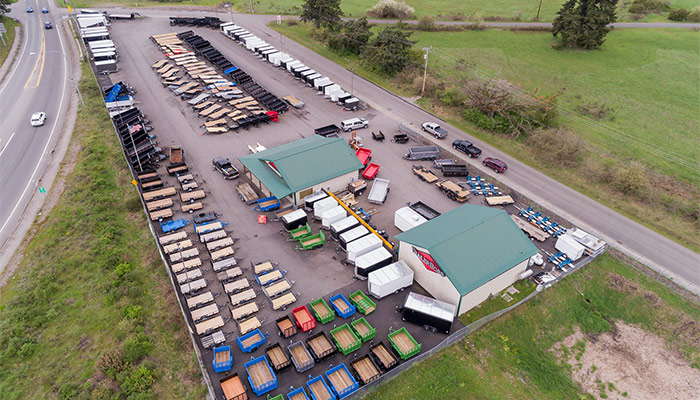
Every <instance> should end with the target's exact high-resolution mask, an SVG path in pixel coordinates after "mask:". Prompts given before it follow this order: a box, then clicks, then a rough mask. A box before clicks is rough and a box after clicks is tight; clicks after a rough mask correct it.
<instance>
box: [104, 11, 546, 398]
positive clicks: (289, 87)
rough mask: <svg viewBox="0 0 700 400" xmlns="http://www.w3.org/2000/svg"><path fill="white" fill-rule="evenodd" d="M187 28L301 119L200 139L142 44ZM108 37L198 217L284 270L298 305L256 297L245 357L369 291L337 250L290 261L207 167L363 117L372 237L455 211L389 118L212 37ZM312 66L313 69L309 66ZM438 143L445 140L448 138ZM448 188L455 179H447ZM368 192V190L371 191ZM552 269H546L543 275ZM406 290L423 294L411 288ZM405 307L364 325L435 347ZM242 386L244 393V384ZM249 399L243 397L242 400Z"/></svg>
mask: <svg viewBox="0 0 700 400" xmlns="http://www.w3.org/2000/svg"><path fill="white" fill-rule="evenodd" d="M189 29H192V30H193V31H194V32H195V33H196V34H199V35H201V36H202V37H203V38H205V39H206V40H209V41H210V42H211V43H212V45H214V46H215V47H216V48H217V49H218V50H219V51H221V52H222V53H223V54H224V55H225V56H226V57H227V58H228V59H229V60H231V62H233V63H234V64H235V65H237V66H239V67H240V68H242V69H243V70H245V71H246V72H247V73H248V74H249V75H251V76H252V77H253V78H254V79H255V80H256V81H258V82H259V83H260V84H262V85H263V86H264V87H265V88H266V89H267V90H269V91H270V92H272V93H274V94H275V95H277V96H278V97H282V96H286V95H290V94H291V95H294V96H295V97H297V98H299V99H301V100H302V101H304V102H305V104H306V106H305V108H304V112H299V111H297V110H291V111H290V112H287V113H286V114H284V115H282V116H280V119H279V122H278V123H274V122H272V123H270V124H268V125H261V126H260V127H252V128H250V129H249V130H239V131H237V132H234V131H231V132H229V133H225V134H222V135H203V134H202V132H203V131H204V129H203V128H202V127H201V125H202V124H203V122H204V120H203V119H200V118H198V117H197V116H196V114H195V113H194V112H193V110H192V108H191V107H190V106H188V105H187V103H186V102H185V101H182V100H180V99H178V98H177V97H176V96H174V94H173V93H172V92H170V91H169V90H168V89H167V88H165V87H164V86H163V84H162V83H161V81H160V79H159V77H158V75H157V74H156V73H155V72H154V71H153V70H152V69H151V65H152V64H153V63H155V62H156V61H158V60H160V59H162V58H163V55H162V53H161V52H160V51H159V50H158V49H157V47H156V46H155V45H154V44H153V43H152V42H151V41H150V40H149V37H150V36H151V35H155V34H162V33H167V32H181V31H185V30H189ZM111 31H112V34H113V40H114V42H115V44H116V45H117V48H118V51H119V53H120V57H121V59H120V63H119V66H120V71H119V72H118V73H116V74H112V75H111V76H110V78H111V80H112V81H113V82H118V81H120V80H123V81H125V82H128V83H129V84H130V85H132V86H133V87H134V88H136V89H137V91H138V93H137V95H136V98H137V100H138V101H139V104H138V106H139V108H140V109H141V110H142V112H143V113H145V114H147V116H148V119H150V120H151V121H152V126H153V127H154V128H155V129H154V131H153V133H154V134H156V135H157V140H158V142H159V146H162V147H166V148H167V147H169V146H171V145H181V146H183V148H184V149H185V161H186V162H187V165H188V167H189V169H190V171H191V172H192V173H193V174H194V175H195V180H196V181H197V182H198V183H199V184H200V186H201V187H203V188H204V189H205V190H206V192H207V197H206V198H205V199H203V201H204V203H205V206H204V209H203V210H202V211H203V212H208V211H214V212H217V213H220V214H221V215H222V216H221V220H222V221H223V222H225V223H228V225H227V226H226V228H225V229H226V230H227V231H228V232H230V236H231V237H235V238H238V240H237V242H236V244H235V247H236V248H237V249H236V254H235V256H236V258H238V259H240V260H242V261H241V265H242V266H248V267H249V266H250V264H251V262H261V261H264V260H271V261H273V262H277V263H279V267H280V268H281V269H283V270H286V271H288V273H287V275H286V278H287V279H288V280H289V281H290V282H291V281H293V282H294V284H293V287H292V289H291V291H292V292H293V293H294V294H295V295H296V296H297V299H298V301H297V302H296V303H294V304H293V305H291V306H290V307H289V309H288V310H286V311H273V310H272V309H271V307H270V304H269V302H268V301H267V299H265V296H264V295H263V294H258V297H257V299H256V302H257V303H258V305H259V306H260V307H261V311H260V312H259V313H258V317H259V318H261V319H263V327H262V328H261V330H262V331H263V332H267V333H269V335H270V336H269V338H268V342H267V343H266V344H265V345H264V346H262V349H258V350H256V351H255V352H253V353H252V355H253V356H254V357H258V356H260V355H262V354H263V349H264V347H266V346H267V345H269V344H271V343H275V342H279V343H280V344H281V345H283V346H284V347H286V345H288V344H289V342H288V341H287V340H286V339H281V338H279V336H278V334H277V328H276V327H275V323H274V321H275V320H276V319H277V318H279V317H281V316H282V315H283V314H285V313H287V314H289V313H290V310H291V308H293V307H296V306H298V305H302V304H308V303H309V302H310V301H311V300H313V299H317V298H319V297H324V298H325V299H326V301H327V300H328V297H329V296H330V295H331V294H335V293H343V294H344V295H345V296H346V297H347V296H348V294H349V293H351V292H354V291H356V290H360V289H362V290H366V289H367V286H366V282H363V281H357V280H354V279H353V278H352V268H351V267H349V266H345V265H343V264H342V263H341V262H340V261H341V260H342V259H343V258H344V254H343V253H342V252H338V251H337V244H336V243H335V242H333V241H332V240H330V239H329V240H328V242H327V244H326V245H325V246H324V247H323V248H321V249H317V250H312V251H308V252H304V251H298V252H297V251H295V250H294V243H292V242H286V240H285V235H284V234H281V233H280V229H281V227H282V226H281V224H280V223H277V222H272V221H271V219H272V215H271V213H267V214H268V223H267V224H259V223H258V221H257V217H258V215H259V214H261V213H260V212H256V211H253V210H252V206H249V205H246V204H245V203H243V202H242V201H240V200H239V199H238V195H237V193H236V190H235V185H236V184H238V183H239V182H241V181H244V180H245V178H243V177H241V178H239V179H237V180H234V181H225V180H224V179H223V177H222V176H221V175H220V174H219V173H218V172H216V171H215V170H214V169H213V168H212V165H211V160H212V158H214V157H219V156H223V157H227V158H229V159H230V160H231V161H232V162H233V163H234V164H235V165H236V166H237V167H238V168H239V169H241V170H242V165H241V164H240V162H238V160H237V159H238V157H240V156H243V155H245V154H248V153H249V150H248V146H249V145H252V146H254V145H256V144H257V143H260V144H262V145H264V146H266V147H267V148H270V147H274V146H276V145H279V144H283V143H288V142H291V141H295V140H298V139H301V138H304V137H308V136H310V135H313V129H314V128H316V127H320V126H324V125H328V124H331V123H335V124H339V123H340V121H341V120H343V119H347V118H351V117H364V118H367V119H368V120H369V121H370V127H369V129H364V130H360V131H358V132H357V133H358V135H359V136H360V137H362V139H363V141H364V143H365V146H366V147H369V148H370V149H372V151H373V152H372V161H373V162H375V163H378V164H379V165H381V169H380V171H379V175H378V176H379V177H381V178H385V179H389V180H390V181H391V192H390V193H389V195H388V198H387V201H386V202H385V203H384V204H383V205H372V204H369V203H367V201H366V195H364V196H362V197H360V198H358V200H359V203H360V204H359V206H360V207H364V208H365V209H372V208H376V209H377V211H378V213H376V214H374V215H373V216H372V220H371V222H372V223H373V224H374V225H376V226H377V229H383V230H386V231H387V233H388V234H389V235H390V240H392V239H391V238H393V237H394V236H395V235H396V234H398V233H399V230H398V229H397V228H395V227H394V224H393V218H394V211H395V210H397V209H398V208H400V207H403V206H405V205H406V203H407V202H415V201H423V202H425V203H426V204H428V205H430V206H431V207H433V208H435V209H436V210H438V211H440V212H447V211H449V210H451V209H453V208H455V207H457V206H459V205H460V203H457V202H454V201H451V200H449V199H448V198H447V197H446V196H445V195H444V194H443V193H441V192H440V190H439V189H438V188H437V187H435V185H432V184H428V183H425V182H422V181H420V180H419V179H418V178H417V177H416V176H415V175H414V174H413V173H412V171H411V165H412V164H415V165H418V164H421V165H424V166H425V167H428V168H429V167H430V164H431V163H429V162H422V163H418V162H413V163H412V162H409V161H406V160H403V159H402V155H403V154H404V153H405V152H406V148H407V146H408V145H400V144H396V143H392V142H391V141H390V140H389V139H390V138H391V136H392V135H393V134H394V133H396V131H397V126H396V124H395V122H394V121H393V120H391V119H390V118H389V117H387V116H386V115H383V114H381V113H378V112H376V111H375V110H373V109H372V108H369V109H367V110H364V111H357V112H343V111H342V110H341V108H340V107H338V106H337V105H334V104H332V103H330V102H329V101H328V100H326V99H324V98H323V96H320V95H317V94H316V91H315V90H313V89H311V88H310V87H308V86H305V85H303V84H302V83H300V82H299V81H297V80H295V79H293V77H292V76H291V75H290V74H289V73H288V72H286V71H283V70H281V69H278V68H275V67H273V66H272V65H271V64H269V63H267V62H263V61H261V60H260V59H259V58H257V57H256V56H255V55H254V54H253V53H251V52H250V51H248V50H246V49H245V48H244V47H242V46H240V45H239V44H237V43H235V42H233V41H231V40H230V39H228V38H226V37H224V36H223V35H222V34H221V33H219V32H218V31H216V30H212V29H208V28H185V27H171V26H169V25H168V21H167V20H166V19H143V20H133V21H128V22H116V23H113V24H112V26H111ZM310 67H312V68H313V66H310ZM101 83H102V82H101ZM414 129H416V130H418V129H419V127H414ZM373 130H374V131H376V130H382V131H383V132H384V133H385V134H386V135H387V140H385V141H384V142H376V141H373V140H372V139H371V131H373ZM341 136H342V137H344V138H345V139H347V138H349V134H348V133H341ZM445 140H447V141H451V139H450V137H449V136H448V138H447V139H445ZM409 144H412V145H415V144H417V143H415V142H411V143H409ZM470 168H471V167H470ZM433 171H435V174H436V175H437V176H439V177H440V176H441V174H440V173H439V171H437V170H433ZM159 172H160V174H161V176H162V177H163V178H164V179H166V180H167V183H166V186H170V185H173V186H176V187H178V184H177V181H176V180H175V178H173V177H168V176H167V173H165V171H164V167H163V166H161V168H160V169H159ZM453 180H459V179H454V178H453ZM370 184H371V183H370V182H368V185H370ZM469 203H471V204H482V203H483V197H482V196H473V197H472V198H471V199H470V200H469ZM174 209H177V211H175V216H174V218H180V217H184V218H187V219H189V218H190V216H189V215H186V214H182V213H180V211H179V207H174ZM506 210H507V211H508V212H509V213H514V212H517V210H516V209H515V208H514V206H508V207H506ZM156 226H157V224H156ZM312 227H313V231H314V232H317V231H318V230H319V229H320V223H318V222H314V223H313V224H312ZM185 229H186V230H187V231H188V233H189V234H190V239H191V240H192V241H193V242H195V241H196V236H195V235H194V234H193V227H192V226H191V225H190V226H188V227H187V228H185ZM535 244H536V245H537V247H538V248H545V249H546V250H547V251H549V252H552V251H553V240H548V241H547V242H545V243H544V244H542V243H539V242H535ZM197 246H198V247H199V249H200V253H203V254H206V250H205V249H204V247H202V245H200V244H197ZM550 267H551V265H550V266H549V267H548V269H549V268H550ZM539 269H540V267H537V270H538V271H539ZM201 270H202V272H203V274H204V278H205V279H206V280H207V282H208V288H207V289H205V290H211V291H212V293H214V294H215V295H216V296H215V301H216V303H217V304H218V306H219V309H220V310H222V311H221V315H222V316H223V317H224V318H227V317H230V315H231V314H230V310H229V307H230V302H229V300H228V296H226V295H225V293H224V291H223V287H222V286H221V284H220V283H219V282H218V281H217V278H216V274H215V273H214V272H213V270H212V268H211V264H210V263H209V262H205V263H204V265H203V266H202V267H201ZM244 276H245V277H247V278H248V280H249V281H250V282H251V286H252V287H253V288H254V289H256V290H257V291H260V286H259V285H257V284H256V283H255V282H254V279H253V273H252V271H251V270H250V269H248V270H246V271H244ZM411 290H414V291H417V292H419V293H424V291H423V290H422V289H421V288H420V287H418V286H417V285H415V284H414V286H413V288H411ZM217 294H218V295H217ZM181 300H182V297H181ZM402 300H403V295H392V296H389V297H388V298H386V299H383V300H382V301H381V302H378V303H377V305H378V308H377V310H376V311H374V312H373V313H372V314H370V315H369V316H367V317H366V319H367V321H368V322H369V323H370V324H371V325H373V326H374V327H375V328H377V339H376V340H382V341H384V342H385V343H388V341H387V336H386V335H387V334H388V333H389V330H390V329H398V328H399V327H401V326H406V328H407V329H408V330H409V331H410V333H411V334H412V335H413V336H414V337H415V338H416V340H417V341H418V342H419V343H422V345H423V350H427V349H429V348H432V347H434V346H436V345H437V344H438V343H439V342H440V341H442V340H443V339H444V338H445V335H442V334H431V333H428V332H426V331H424V330H423V329H422V328H421V327H418V326H415V325H406V323H403V322H402V321H401V318H400V315H398V314H396V313H395V311H394V310H395V307H396V305H398V304H400V303H401V302H402ZM186 318H187V320H188V323H190V326H193V325H192V321H191V319H190V316H189V315H187V316H186ZM345 322H349V321H342V319H341V318H340V317H337V318H336V319H335V320H334V321H332V322H331V323H329V324H328V326H326V325H320V324H319V326H318V327H317V328H316V329H314V330H313V331H312V333H317V332H318V331H319V330H323V331H325V332H326V333H328V332H329V331H330V329H332V328H333V327H335V326H336V325H337V326H339V325H341V324H342V323H345ZM460 327H461V324H459V322H456V323H455V325H454V326H453V331H454V330H456V329H459V328H460ZM223 331H224V332H225V333H227V340H226V344H227V345H231V347H232V349H233V357H234V368H233V369H232V370H231V371H230V372H229V373H227V374H230V373H233V372H238V374H239V376H241V377H243V378H246V377H247V374H246V373H245V370H244V368H243V363H244V362H246V361H248V360H249V359H250V356H251V354H248V353H246V354H243V353H241V351H240V350H239V349H238V347H237V345H236V344H235V336H236V334H237V332H238V330H237V327H236V324H235V322H234V321H233V320H228V321H227V322H226V324H225V326H224V328H223ZM308 335H309V334H307V333H298V334H297V335H296V336H294V337H292V339H293V340H294V341H298V340H301V339H303V338H305V337H307V336H308ZM198 345H200V343H198ZM368 348H369V346H368V345H367V344H364V345H363V346H362V347H361V348H360V350H358V351H357V352H355V353H354V354H350V355H348V356H342V355H336V356H334V357H333V358H331V359H330V360H328V361H324V362H322V363H320V364H319V365H316V366H315V367H314V369H312V370H310V371H308V373H303V374H299V373H296V372H295V371H294V370H293V369H292V370H291V371H290V370H288V371H286V372H283V373H281V374H279V375H278V379H279V389H277V390H274V391H272V392H271V394H277V393H285V394H286V393H287V392H288V391H289V390H288V389H289V387H290V386H295V387H300V386H303V385H304V383H305V382H306V381H307V380H308V375H309V374H311V375H313V376H318V375H321V374H322V373H323V372H324V371H326V370H328V368H329V363H332V364H334V365H338V364H339V363H341V362H346V365H347V366H348V368H349V360H352V359H353V358H354V357H355V356H361V355H364V354H366V353H367V351H368ZM200 350H202V355H203V359H204V362H205V365H206V367H207V371H208V372H209V375H210V377H211V381H212V383H213V386H214V389H215V392H216V396H217V397H221V396H222V392H221V389H220V387H219V385H218V381H219V379H221V378H222V377H224V376H225V375H226V374H224V373H215V372H213V369H212V352H211V350H203V349H201V348H200ZM246 386H249V385H248V383H247V382H246ZM252 394H253V393H252V392H251V391H250V389H249V395H252Z"/></svg>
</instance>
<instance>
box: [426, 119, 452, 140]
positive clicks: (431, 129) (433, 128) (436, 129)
mask: <svg viewBox="0 0 700 400" xmlns="http://www.w3.org/2000/svg"><path fill="white" fill-rule="evenodd" d="M421 128H423V131H424V132H428V133H429V134H431V135H433V136H435V137H436V138H438V139H444V138H445V137H446V136H447V131H446V130H444V129H442V128H441V127H440V125H438V124H436V123H435V122H423V124H422V125H421Z"/></svg>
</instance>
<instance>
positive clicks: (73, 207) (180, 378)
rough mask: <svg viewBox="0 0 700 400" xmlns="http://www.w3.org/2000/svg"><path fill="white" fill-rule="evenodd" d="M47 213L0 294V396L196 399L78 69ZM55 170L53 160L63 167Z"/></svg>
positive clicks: (154, 266)
mask: <svg viewBox="0 0 700 400" xmlns="http://www.w3.org/2000/svg"><path fill="white" fill-rule="evenodd" d="M82 76H83V78H82V79H81V81H80V87H81V92H82V95H83V98H84V99H85V103H86V106H85V107H83V108H80V110H79V111H78V116H77V120H76V124H75V128H74V131H73V136H72V139H71V141H72V143H71V146H78V147H79V149H80V152H79V154H78V155H77V163H76V164H75V168H74V170H73V171H72V172H71V173H70V174H69V175H68V177H67V180H66V184H65V191H64V192H63V193H62V194H61V193H55V192H53V191H51V190H49V193H48V195H49V196H59V195H60V196H61V198H60V199H59V200H58V202H57V204H56V206H55V208H54V209H53V210H52V211H51V212H50V214H49V215H48V216H47V218H46V219H45V220H44V221H43V222H41V224H40V226H38V227H37V234H36V235H35V236H34V237H32V238H31V239H30V242H29V244H28V245H27V247H26V250H25V253H24V257H23V259H22V261H21V264H20V266H19V268H18V269H17V271H16V273H15V275H14V276H13V277H12V278H11V279H10V281H9V282H8V284H7V285H6V286H5V287H4V288H3V290H2V293H1V294H0V393H2V396H0V397H2V398H3V399H29V398H34V399H49V398H62V399H68V398H71V399H73V398H76V399H137V398H138V399H151V398H154V399H155V398H178V399H201V398H204V397H205V395H206V393H207V391H206V387H205V386H204V385H203V381H202V377H201V373H200V368H199V366H198V364H197V361H196V357H195V354H194V351H193V349H192V343H191V341H190V339H189V337H188V335H187V328H186V326H185V324H184V321H183V318H182V314H181V312H180V309H179V307H178V306H177V303H176V298H175V294H174V293H173V291H172V287H171V284H170V280H169V279H168V276H167V273H166V271H165V269H164V267H163V264H162V262H161V259H160V257H159V255H158V251H157V248H156V245H155V243H154V241H153V238H152V236H151V235H150V232H149V229H148V226H147V222H146V219H145V217H144V214H143V210H142V207H141V203H140V201H139V198H138V194H137V190H136V188H135V187H134V186H133V185H132V184H131V183H130V181H131V177H130V174H129V172H128V170H127V166H126V163H125V161H124V158H123V155H122V151H121V148H120V146H119V143H118V141H117V138H116V136H115V134H114V130H113V128H112V125H111V123H110V121H109V116H108V114H107V111H106V109H105V108H104V103H103V102H102V99H101V97H100V90H99V88H98V86H97V82H96V81H95V79H94V77H93V75H92V72H91V71H90V69H89V67H88V66H87V65H86V64H84V65H83V71H82ZM66 167H67V166H66V165H64V166H63V168H66Z"/></svg>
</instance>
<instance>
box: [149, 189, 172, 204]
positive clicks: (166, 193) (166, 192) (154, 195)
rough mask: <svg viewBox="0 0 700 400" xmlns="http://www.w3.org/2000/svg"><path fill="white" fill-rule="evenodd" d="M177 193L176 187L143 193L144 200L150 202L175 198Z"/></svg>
mask: <svg viewBox="0 0 700 400" xmlns="http://www.w3.org/2000/svg"><path fill="white" fill-rule="evenodd" d="M175 193H177V191H176V190H175V186H168V187H164V188H161V189H157V190H152V191H150V192H143V200H144V201H146V202H148V201H152V200H157V199H160V198H163V197H170V196H174V195H175Z"/></svg>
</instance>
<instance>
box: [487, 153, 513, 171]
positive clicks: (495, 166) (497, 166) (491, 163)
mask: <svg viewBox="0 0 700 400" xmlns="http://www.w3.org/2000/svg"><path fill="white" fill-rule="evenodd" d="M484 166H485V167H489V168H491V169H492V170H494V171H496V172H498V173H501V172H506V170H507V169H508V164H506V163H505V161H501V160H499V159H498V158H491V157H486V158H484Z"/></svg>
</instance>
